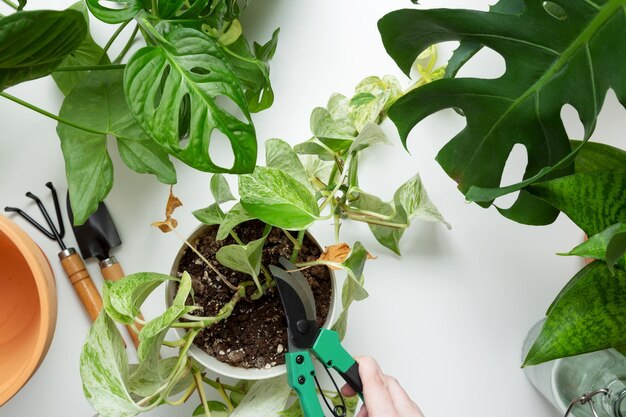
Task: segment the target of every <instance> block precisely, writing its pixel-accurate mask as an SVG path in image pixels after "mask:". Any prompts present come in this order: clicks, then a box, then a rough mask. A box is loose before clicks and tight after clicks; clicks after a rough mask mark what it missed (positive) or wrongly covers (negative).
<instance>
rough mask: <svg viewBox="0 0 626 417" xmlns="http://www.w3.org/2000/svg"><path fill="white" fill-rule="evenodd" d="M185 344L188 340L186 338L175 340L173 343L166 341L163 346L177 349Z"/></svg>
mask: <svg viewBox="0 0 626 417" xmlns="http://www.w3.org/2000/svg"><path fill="white" fill-rule="evenodd" d="M185 343H187V340H186V339H185V338H183V339H178V340H174V341H172V342H170V341H167V340H164V341H163V346H167V347H171V348H177V347H181V346H182V345H184V344H185Z"/></svg>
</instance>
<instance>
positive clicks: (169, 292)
mask: <svg viewBox="0 0 626 417" xmlns="http://www.w3.org/2000/svg"><path fill="white" fill-rule="evenodd" d="M212 227H216V226H207V225H201V226H199V227H198V228H197V229H196V230H194V232H193V233H192V234H191V235H190V236H189V237H188V238H187V241H188V242H193V241H194V240H196V239H197V238H198V237H199V236H201V235H202V234H204V233H205V231H206V230H207V229H210V228H212ZM307 236H308V237H309V239H311V240H312V241H313V242H314V243H315V244H317V245H318V246H319V244H318V243H317V241H316V240H315V239H314V238H313V236H311V235H310V234H309V233H308V232H307ZM186 249H187V246H186V245H183V246H182V247H181V248H180V250H179V251H178V253H177V254H176V258H175V259H174V263H173V264H172V269H171V272H170V273H171V275H172V276H176V273H177V272H178V264H179V263H180V260H181V259H182V257H183V253H184V252H185V250H186ZM320 249H322V248H321V247H320ZM330 282H331V288H332V293H331V295H330V306H329V310H328V316H327V317H326V322H325V323H324V326H323V327H324V328H330V327H331V326H332V325H333V324H334V323H335V321H336V320H337V313H338V310H339V309H338V306H337V302H336V301H337V297H336V294H337V292H338V291H339V288H338V285H337V279H336V277H335V273H334V271H333V270H330ZM175 284H176V282H175V281H169V282H168V283H167V288H166V291H165V303H166V305H167V306H168V307H169V306H170V304H171V302H172V300H173V299H174V296H175V295H176V285H175ZM174 331H175V332H176V334H177V336H178V337H183V336H184V335H185V332H186V330H185V329H181V328H175V329H174ZM189 355H190V356H191V357H192V358H193V359H195V360H196V361H198V363H200V364H201V365H202V366H204V367H206V369H208V370H210V371H213V372H215V373H217V374H218V375H223V376H225V377H230V378H235V379H246V380H259V379H268V378H273V377H275V376H279V375H283V374H285V373H286V372H287V367H286V366H285V365H277V366H273V367H271V368H270V369H254V368H239V367H236V366H232V365H229V364H227V363H225V362H221V361H219V360H218V359H217V358H215V357H214V356H211V355H209V354H208V353H206V352H205V351H203V350H202V349H200V348H199V347H197V346H196V345H192V346H191V348H190V349H189Z"/></svg>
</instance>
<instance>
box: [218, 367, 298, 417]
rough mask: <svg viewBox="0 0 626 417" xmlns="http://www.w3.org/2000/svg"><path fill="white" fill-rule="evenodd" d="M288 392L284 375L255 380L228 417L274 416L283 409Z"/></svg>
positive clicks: (289, 390)
mask: <svg viewBox="0 0 626 417" xmlns="http://www.w3.org/2000/svg"><path fill="white" fill-rule="evenodd" d="M290 393H291V388H290V387H289V385H287V380H286V379H285V377H284V376H278V377H275V378H271V379H264V380H261V381H256V382H255V383H254V385H252V388H250V391H248V393H247V394H246V396H245V397H244V398H243V400H242V401H241V403H240V404H239V405H238V406H237V408H236V409H235V411H234V412H233V413H232V414H231V415H230V417H260V416H276V415H278V413H279V412H280V411H282V410H284V409H285V404H287V400H288V399H289V395H290Z"/></svg>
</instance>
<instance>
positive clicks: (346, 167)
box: [320, 155, 352, 212]
mask: <svg viewBox="0 0 626 417" xmlns="http://www.w3.org/2000/svg"><path fill="white" fill-rule="evenodd" d="M351 162H352V155H350V156H348V158H347V159H346V163H345V164H344V166H343V170H342V171H341V176H340V177H339V181H337V184H336V185H335V188H334V189H333V191H332V192H331V193H330V194H329V195H328V197H326V200H325V201H324V202H323V203H322V205H321V206H320V212H321V211H322V210H324V208H325V207H326V206H327V205H328V204H329V203H330V200H332V199H333V198H335V194H336V193H337V191H339V188H341V186H342V185H343V182H344V180H345V179H346V175H348V171H349V168H350V163H351Z"/></svg>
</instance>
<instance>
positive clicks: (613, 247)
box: [606, 231, 626, 273]
mask: <svg viewBox="0 0 626 417" xmlns="http://www.w3.org/2000/svg"><path fill="white" fill-rule="evenodd" d="M624 254H626V231H622V232H621V233H616V234H615V235H614V236H613V237H612V238H611V240H610V241H609V244H608V245H607V247H606V266H607V267H608V268H609V271H610V272H611V273H613V267H614V266H615V265H616V264H618V263H620V264H621V267H622V269H625V270H626V268H625V265H626V263H625V259H624Z"/></svg>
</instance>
